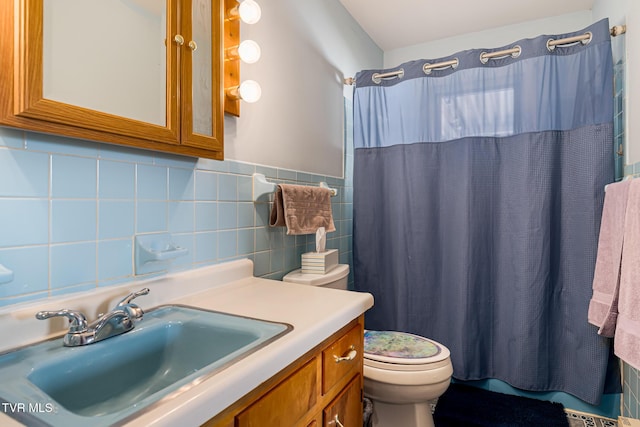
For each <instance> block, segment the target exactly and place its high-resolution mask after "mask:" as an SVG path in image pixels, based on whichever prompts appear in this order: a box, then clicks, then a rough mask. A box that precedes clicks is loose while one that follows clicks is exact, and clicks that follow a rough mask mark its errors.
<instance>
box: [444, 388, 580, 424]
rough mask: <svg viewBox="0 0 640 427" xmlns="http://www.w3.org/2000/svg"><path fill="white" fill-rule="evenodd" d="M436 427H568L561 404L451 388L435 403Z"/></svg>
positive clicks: (490, 392)
mask: <svg viewBox="0 0 640 427" xmlns="http://www.w3.org/2000/svg"><path fill="white" fill-rule="evenodd" d="M433 419H434V421H435V425H436V427H570V425H569V420H568V419H567V414H566V413H565V412H564V407H563V406H562V405H561V404H560V403H553V402H548V401H543V400H537V399H530V398H528V397H521V396H513V395H509V394H503V393H496V392H493V391H488V390H483V389H480V388H476V387H470V386H466V385H462V384H451V385H450V386H449V389H448V390H447V391H446V392H445V393H444V394H443V395H442V396H441V397H440V399H438V403H437V405H436V410H435V412H434V414H433Z"/></svg>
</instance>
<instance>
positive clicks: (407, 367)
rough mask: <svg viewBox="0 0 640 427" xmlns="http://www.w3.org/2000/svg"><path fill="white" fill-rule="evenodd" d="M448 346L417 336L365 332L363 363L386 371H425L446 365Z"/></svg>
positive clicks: (447, 363)
mask: <svg viewBox="0 0 640 427" xmlns="http://www.w3.org/2000/svg"><path fill="white" fill-rule="evenodd" d="M450 363H451V361H450V353H449V349H448V348H446V347H445V346H443V345H442V344H440V343H438V342H436V341H432V340H430V339H428V338H425V337H421V336H419V335H414V334H410V333H407V332H398V331H370V330H367V331H365V334H364V365H365V366H369V367H373V368H377V369H386V370H389V371H428V370H433V369H438V368H441V367H444V366H447V365H450Z"/></svg>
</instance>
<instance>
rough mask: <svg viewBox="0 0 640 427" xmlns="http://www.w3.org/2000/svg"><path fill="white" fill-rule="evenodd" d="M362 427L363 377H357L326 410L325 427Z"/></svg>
mask: <svg viewBox="0 0 640 427" xmlns="http://www.w3.org/2000/svg"><path fill="white" fill-rule="evenodd" d="M340 425H342V426H344V427H351V426H361V425H362V377H361V376H360V375H358V376H356V377H355V378H353V379H352V380H351V382H350V383H349V384H348V385H347V386H346V387H345V388H344V390H342V392H341V393H340V394H339V395H338V396H337V397H336V398H335V400H334V401H333V402H331V403H330V404H329V406H327V407H326V408H325V410H324V423H323V426H324V427H338V426H340Z"/></svg>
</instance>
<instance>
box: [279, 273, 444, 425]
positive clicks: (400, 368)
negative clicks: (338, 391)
mask: <svg viewBox="0 0 640 427" xmlns="http://www.w3.org/2000/svg"><path fill="white" fill-rule="evenodd" d="M348 275H349V266H348V265H346V264H339V265H338V266H336V267H334V268H333V269H332V270H330V271H329V272H327V273H326V274H303V273H302V272H301V270H294V271H292V272H291V273H289V274H287V275H286V276H284V277H283V279H282V280H283V281H285V282H292V283H298V284H304V285H309V286H323V287H329V288H334V289H343V290H347V278H348ZM452 373H453V367H452V365H451V358H450V353H449V350H448V349H447V348H446V347H445V346H443V345H442V344H439V343H437V342H436V341H433V340H429V339H427V338H424V337H421V336H419V335H414V334H409V333H405V332H396V331H370V330H367V331H365V337H364V395H365V397H367V398H369V399H371V401H372V402H373V425H374V427H396V426H402V427H433V426H434V424H433V416H432V415H431V402H432V401H433V400H435V399H437V398H438V397H440V396H441V395H442V394H443V393H444V392H445V391H446V390H447V388H448V387H449V383H450V381H451V375H452Z"/></svg>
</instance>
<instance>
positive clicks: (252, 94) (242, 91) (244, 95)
mask: <svg viewBox="0 0 640 427" xmlns="http://www.w3.org/2000/svg"><path fill="white" fill-rule="evenodd" d="M238 94H239V95H240V98H241V99H242V100H243V101H245V102H248V103H253V102H256V101H258V100H259V99H260V97H261V96H262V89H261V88H260V85H259V84H258V82H256V81H255V80H245V81H243V82H242V83H240V87H238Z"/></svg>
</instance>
